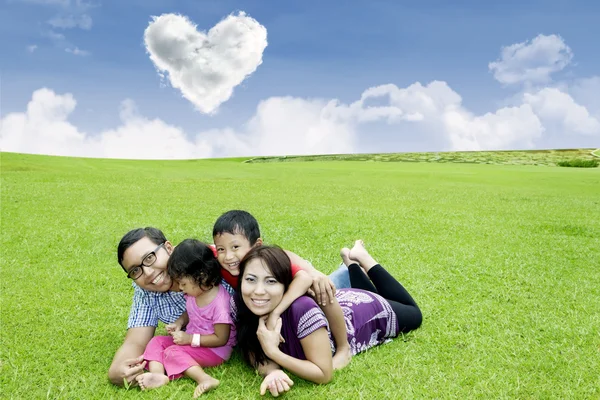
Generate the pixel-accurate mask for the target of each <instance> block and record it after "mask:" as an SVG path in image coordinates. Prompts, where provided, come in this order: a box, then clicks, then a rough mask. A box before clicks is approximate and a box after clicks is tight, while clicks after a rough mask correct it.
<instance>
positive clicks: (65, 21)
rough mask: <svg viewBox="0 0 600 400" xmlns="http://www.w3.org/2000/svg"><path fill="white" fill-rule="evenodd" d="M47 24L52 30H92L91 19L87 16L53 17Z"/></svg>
mask: <svg viewBox="0 0 600 400" xmlns="http://www.w3.org/2000/svg"><path fill="white" fill-rule="evenodd" d="M48 24H50V25H52V26H53V27H54V28H61V29H70V28H81V29H84V30H90V29H92V17H90V16H89V15H87V14H82V15H73V14H70V15H65V16H58V15H57V16H55V17H53V18H52V19H50V20H49V21H48Z"/></svg>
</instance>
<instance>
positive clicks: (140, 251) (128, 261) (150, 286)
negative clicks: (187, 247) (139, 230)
mask: <svg viewBox="0 0 600 400" xmlns="http://www.w3.org/2000/svg"><path fill="white" fill-rule="evenodd" d="M172 251H173V246H172V245H171V243H169V242H165V244H164V245H163V246H160V247H159V248H158V249H157V244H156V243H154V242H153V241H151V240H150V239H148V238H147V237H144V238H142V239H140V240H138V241H137V242H135V243H134V244H133V245H131V246H130V247H129V248H128V249H127V250H125V252H124V253H123V261H122V265H123V268H125V270H126V271H127V272H129V271H131V270H132V269H133V268H135V267H139V266H140V265H141V264H142V262H143V260H144V259H145V258H146V257H148V255H149V254H150V253H152V252H155V254H156V260H155V261H154V263H153V264H152V265H151V266H150V267H142V275H141V276H140V277H139V278H138V279H136V280H135V283H136V284H137V285H138V286H139V287H141V288H142V289H146V290H149V291H151V292H167V291H169V289H170V288H171V286H172V281H171V277H170V276H169V274H167V261H168V260H169V255H170V254H171V252H172Z"/></svg>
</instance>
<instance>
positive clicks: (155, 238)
mask: <svg viewBox="0 0 600 400" xmlns="http://www.w3.org/2000/svg"><path fill="white" fill-rule="evenodd" d="M145 237H147V238H148V239H150V241H151V242H152V243H154V244H156V245H159V244H161V243H164V242H166V241H167V238H166V237H165V234H164V233H162V231H161V230H160V229H156V228H153V227H151V226H147V227H145V228H137V229H132V230H130V231H129V232H127V233H126V234H125V235H124V236H123V238H122V239H121V241H120V242H119V246H118V247H117V261H118V262H119V265H121V267H123V254H125V250H127V249H128V248H130V247H131V246H132V245H133V244H134V243H136V242H137V241H138V240H141V239H143V238H145ZM123 269H125V268H123Z"/></svg>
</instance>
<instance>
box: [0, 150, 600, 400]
mask: <svg viewBox="0 0 600 400" xmlns="http://www.w3.org/2000/svg"><path fill="white" fill-rule="evenodd" d="M1 178H2V179H1V191H2V193H1V207H2V213H1V217H2V220H1V222H2V242H1V246H2V252H1V283H0V285H1V286H0V288H1V339H0V352H1V353H0V363H1V364H0V368H1V370H0V382H1V388H0V398H6V399H11V398H14V399H43V398H50V399H56V398H60V399H92V398H98V399H105V398H119V399H133V398H135V399H167V398H169V399H170V398H191V394H192V392H193V389H194V384H193V382H192V381H191V380H188V379H181V380H179V381H176V382H174V383H172V384H170V385H168V386H166V387H164V388H160V389H158V390H156V391H153V392H144V393H141V392H140V391H139V390H138V389H130V390H129V391H126V390H125V389H119V388H116V387H113V386H111V385H110V384H109V383H108V380H107V378H106V372H107V369H108V367H109V365H110V362H111V360H112V356H113V354H114V352H115V350H116V349H117V348H118V347H119V345H120V344H121V342H122V339H123V336H124V334H125V328H126V323H127V317H128V313H129V307H130V304H131V295H132V292H133V290H132V287H131V283H130V282H129V281H128V280H127V279H126V278H125V275H124V273H123V272H122V270H121V268H120V267H119V266H118V264H117V261H116V246H117V243H118V241H119V240H120V238H121V236H122V235H123V234H124V233H125V232H127V231H128V230H129V229H131V228H134V227H139V226H147V225H152V226H156V227H159V228H161V229H162V230H163V231H164V232H165V234H166V235H167V237H168V238H169V239H170V240H171V241H172V242H174V243H179V242H180V241H181V240H183V239H185V238H187V237H196V238H199V239H201V240H205V241H211V239H212V238H211V232H212V224H213V222H214V220H215V219H216V218H217V217H218V216H219V215H220V214H221V213H222V212H224V211H227V210H229V209H232V208H241V209H245V210H248V211H250V212H251V213H253V214H254V215H255V216H256V217H257V219H258V221H259V222H260V223H261V228H262V233H263V238H264V239H265V241H266V242H267V243H272V244H279V245H281V246H283V247H284V248H287V249H290V250H293V251H294V252H296V253H298V254H299V255H301V256H303V257H305V258H307V259H309V260H311V261H312V263H313V264H314V265H315V266H316V267H317V268H319V269H321V270H322V271H324V272H326V273H328V272H331V271H332V270H333V269H334V268H335V267H336V266H337V265H338V263H339V261H340V259H339V256H338V252H339V249H340V247H342V246H348V245H350V244H352V242H353V241H354V240H355V239H357V238H362V239H364V241H365V243H366V245H367V246H368V248H369V250H370V251H371V253H372V254H374V255H375V256H376V258H377V259H378V260H379V261H380V262H381V264H383V265H384V266H386V267H387V269H388V270H390V272H391V273H392V274H393V275H394V276H396V277H397V278H398V279H399V280H400V281H401V282H402V283H403V284H404V285H405V286H406V287H407V289H408V290H409V291H410V292H411V294H412V295H413V296H414V298H415V299H416V301H417V302H418V303H419V306H420V307H421V309H422V311H423V314H424V323H423V326H422V327H421V328H420V329H419V330H417V331H415V332H413V333H411V334H409V335H407V336H406V337H403V338H398V339H396V340H394V341H393V342H392V343H390V344H387V345H383V346H380V347H377V348H375V349H373V350H371V351H368V352H367V353H363V354H360V355H358V356H356V357H355V358H354V359H353V361H352V363H351V365H350V366H349V367H348V368H347V369H345V370H343V371H340V372H337V373H336V374H335V377H334V380H333V382H332V383H330V384H328V385H326V386H318V385H314V384H310V383H306V382H303V381H302V380H300V379H297V378H296V379H295V381H296V385H295V386H294V388H293V389H292V391H291V392H290V393H288V394H287V395H286V396H285V398H288V399H320V398H330V399H355V398H365V399H380V398H390V399H397V398H436V399H438V398H448V399H454V398H494V399H496V398H506V399H508V398H523V399H528V398H531V399H539V398H556V399H567V398H572V399H586V398H600V375H599V374H598V371H600V334H599V332H600V268H599V263H600V225H599V222H600V169H598V168H589V169H585V168H584V169H579V168H559V167H548V166H545V167H543V166H527V165H525V166H524V165H482V164H451V163H403V162H394V163H379V162H360V161H346V162H335V161H315V162H310V163H302V162H286V163H242V162H241V160H240V159H229V160H203V161H202V160H201V161H124V160H94V159H74V158H59V157H45V156H31V155H19V154H10V153H2V154H1ZM159 331H160V333H162V332H163V331H162V328H159ZM209 373H211V374H212V375H213V376H215V377H217V378H219V379H221V381H222V383H221V386H220V387H219V388H218V389H217V390H215V391H213V392H211V393H209V394H207V395H205V396H204V397H205V398H207V399H221V398H224V399H225V398H226V399H236V398H260V395H259V394H258V387H259V384H260V381H261V379H260V378H259V377H257V376H256V375H255V373H254V372H253V371H251V370H250V369H249V368H248V367H246V366H245V365H243V364H242V362H241V361H240V359H239V357H237V356H235V357H234V358H233V359H232V360H231V361H230V362H228V363H226V364H224V365H222V366H220V367H218V368H214V369H211V370H209Z"/></svg>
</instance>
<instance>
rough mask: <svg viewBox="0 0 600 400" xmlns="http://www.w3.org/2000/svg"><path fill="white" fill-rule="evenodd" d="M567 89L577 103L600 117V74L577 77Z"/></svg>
mask: <svg viewBox="0 0 600 400" xmlns="http://www.w3.org/2000/svg"><path fill="white" fill-rule="evenodd" d="M567 90H568V91H569V93H570V94H571V96H573V99H574V100H575V101H576V102H577V103H579V104H581V105H582V106H584V107H586V108H587V109H588V110H589V111H590V113H591V114H593V115H595V116H596V118H600V94H599V93H600V76H592V77H590V78H584V79H578V80H576V81H575V82H573V84H572V85H570V86H569V87H568V89H567Z"/></svg>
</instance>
